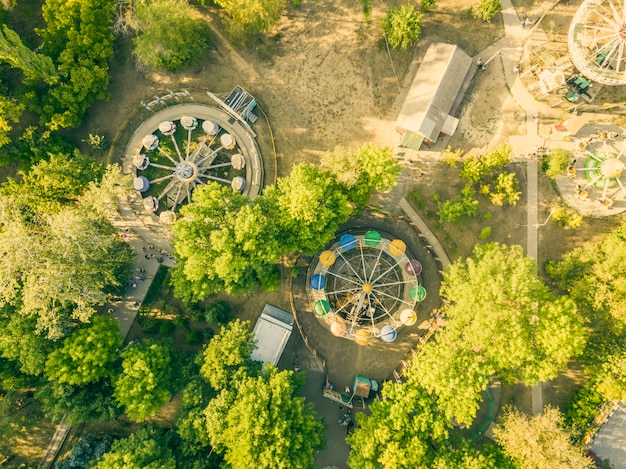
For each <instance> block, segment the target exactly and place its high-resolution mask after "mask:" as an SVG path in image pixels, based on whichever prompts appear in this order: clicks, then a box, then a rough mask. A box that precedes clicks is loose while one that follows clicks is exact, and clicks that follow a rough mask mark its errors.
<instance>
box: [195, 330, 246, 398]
mask: <svg viewBox="0 0 626 469" xmlns="http://www.w3.org/2000/svg"><path fill="white" fill-rule="evenodd" d="M253 351H254V335H253V334H252V332H251V331H250V323H248V322H247V321H244V322H241V321H240V320H239V319H235V320H234V321H232V322H230V323H228V324H227V325H225V326H222V329H221V331H220V333H219V334H218V335H216V336H215V337H213V339H211V342H209V344H208V345H207V346H206V348H205V349H204V352H203V364H202V367H201V368H200V373H201V374H202V376H204V378H205V379H206V380H207V381H208V383H209V384H210V385H211V387H212V388H213V389H215V390H217V391H219V390H221V389H224V388H226V387H228V386H229V385H233V384H234V383H236V382H237V381H239V380H240V379H241V378H242V377H243V376H246V375H248V374H250V372H251V371H252V374H256V373H254V369H255V367H254V362H252V361H251V360H250V355H251V354H252V352H253Z"/></svg>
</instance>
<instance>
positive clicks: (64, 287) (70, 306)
mask: <svg viewBox="0 0 626 469" xmlns="http://www.w3.org/2000/svg"><path fill="white" fill-rule="evenodd" d="M44 222H45V223H44V224H39V225H35V226H33V225H30V224H27V223H26V222H25V221H24V220H10V221H9V222H8V223H7V224H5V225H4V226H3V227H2V230H1V231H0V251H1V252H2V253H3V256H4V261H5V262H4V263H3V265H2V267H1V268H0V278H2V279H3V285H2V286H1V287H0V303H1V304H8V303H14V302H16V301H19V302H20V309H19V312H20V314H23V315H27V316H31V315H35V316H36V317H37V319H38V324H37V327H38V329H39V330H43V331H47V333H48V337H49V338H60V337H63V336H64V335H66V333H67V331H68V328H69V327H71V321H73V320H77V321H79V322H87V321H88V320H89V318H90V317H91V316H92V315H93V314H94V313H95V311H96V310H95V307H96V306H97V305H101V304H104V303H105V301H106V296H107V292H108V291H110V290H109V289H110V287H111V286H116V285H119V284H120V280H121V279H120V273H126V274H127V269H128V266H130V265H132V257H131V254H130V248H129V247H128V246H127V245H126V244H125V243H123V242H122V241H121V240H120V239H119V237H118V236H117V233H116V231H115V230H114V229H113V227H111V225H110V224H109V222H108V220H105V219H103V218H101V217H99V216H98V215H97V214H94V213H93V212H88V211H86V210H81V208H80V207H78V208H66V209H63V210H62V211H60V212H59V213H57V214H54V215H50V216H48V217H46V218H45V219H44ZM5 279H6V280H5Z"/></svg>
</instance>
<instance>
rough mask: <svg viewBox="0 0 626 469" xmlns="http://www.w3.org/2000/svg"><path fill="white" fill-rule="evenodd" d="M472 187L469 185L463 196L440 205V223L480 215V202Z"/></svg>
mask: <svg viewBox="0 0 626 469" xmlns="http://www.w3.org/2000/svg"><path fill="white" fill-rule="evenodd" d="M474 196H475V193H474V189H472V186H470V185H469V184H467V185H466V186H465V187H464V188H463V190H462V191H461V195H459V196H457V197H455V198H453V199H450V200H446V201H445V202H443V203H440V204H439V221H440V222H444V221H451V222H454V221H457V220H458V219H459V218H462V217H474V216H476V214H477V213H478V200H476V199H475V198H474Z"/></svg>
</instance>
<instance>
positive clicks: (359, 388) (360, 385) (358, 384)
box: [352, 375, 372, 398]
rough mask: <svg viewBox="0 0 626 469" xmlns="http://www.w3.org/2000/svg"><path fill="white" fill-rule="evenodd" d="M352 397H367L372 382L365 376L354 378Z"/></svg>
mask: <svg viewBox="0 0 626 469" xmlns="http://www.w3.org/2000/svg"><path fill="white" fill-rule="evenodd" d="M352 389H353V390H354V395H355V396H359V397H365V398H367V397H369V395H370V390H371V389H372V381H371V380H370V379H369V378H366V377H365V376H358V375H357V376H356V377H355V378H354V385H353V386H352Z"/></svg>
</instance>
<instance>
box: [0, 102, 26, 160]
mask: <svg viewBox="0 0 626 469" xmlns="http://www.w3.org/2000/svg"><path fill="white" fill-rule="evenodd" d="M23 110H24V105H23V104H19V103H18V102H17V101H16V100H15V99H13V98H9V97H6V96H1V95H0V147H3V146H5V145H6V144H7V143H9V142H10V141H11V138H10V137H9V132H10V131H11V129H12V128H13V126H12V124H15V123H16V122H18V121H19V119H20V115H21V114H22V111H23ZM0 161H1V160H0Z"/></svg>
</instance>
